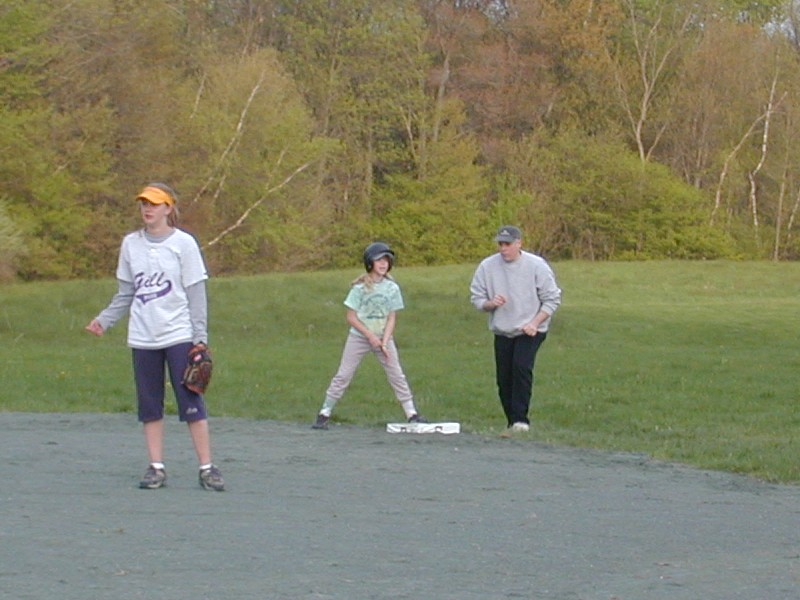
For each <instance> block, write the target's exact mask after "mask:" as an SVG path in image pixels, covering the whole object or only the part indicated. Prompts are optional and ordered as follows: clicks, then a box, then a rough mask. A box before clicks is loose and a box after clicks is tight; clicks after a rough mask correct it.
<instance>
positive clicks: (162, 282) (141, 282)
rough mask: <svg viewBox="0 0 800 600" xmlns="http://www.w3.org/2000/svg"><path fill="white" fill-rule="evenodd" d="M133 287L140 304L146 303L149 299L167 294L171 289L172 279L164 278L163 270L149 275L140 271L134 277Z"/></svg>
mask: <svg viewBox="0 0 800 600" xmlns="http://www.w3.org/2000/svg"><path fill="white" fill-rule="evenodd" d="M133 287H134V294H135V297H136V298H137V299H138V300H139V301H140V302H141V303H142V304H147V303H148V302H150V300H155V299H156V298H162V297H164V296H166V295H167V294H169V293H170V292H171V291H172V281H170V280H169V279H167V278H166V274H165V273H164V272H163V271H161V272H157V273H152V274H150V275H145V274H144V272H143V271H140V272H139V273H137V274H136V275H135V277H134V281H133Z"/></svg>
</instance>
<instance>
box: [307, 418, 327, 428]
mask: <svg viewBox="0 0 800 600" xmlns="http://www.w3.org/2000/svg"><path fill="white" fill-rule="evenodd" d="M330 420H331V418H330V417H326V416H325V415H317V420H316V421H314V424H313V425H312V426H311V429H327V428H328V421H330Z"/></svg>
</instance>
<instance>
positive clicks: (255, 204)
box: [206, 161, 313, 247]
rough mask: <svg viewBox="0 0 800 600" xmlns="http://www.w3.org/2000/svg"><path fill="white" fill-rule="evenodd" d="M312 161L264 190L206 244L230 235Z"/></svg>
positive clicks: (208, 245) (211, 244)
mask: <svg viewBox="0 0 800 600" xmlns="http://www.w3.org/2000/svg"><path fill="white" fill-rule="evenodd" d="M312 163H313V161H309V162H307V163H304V164H302V165H300V166H299V167H297V168H296V169H295V170H294V171H293V172H292V173H291V174H290V175H289V176H288V177H286V179H284V180H283V181H282V182H280V183H279V184H278V185H276V186H273V187H271V188H269V189H268V190H266V191H265V192H264V195H263V196H261V198H259V199H258V200H256V201H255V202H253V204H251V205H250V206H249V207H248V208H247V210H245V211H244V212H243V213H242V214H241V216H240V217H239V218H238V219H236V222H235V223H234V224H233V225H231V226H230V227H227V228H225V229H224V230H223V231H222V232H221V233H220V234H219V235H217V237H215V238H214V239H213V240H211V241H210V242H208V243H207V244H206V247H210V246H213V245H215V244H216V243H218V242H219V241H220V240H221V239H222V238H224V237H225V236H226V235H228V234H229V233H231V232H232V231H235V230H236V229H238V228H239V227H241V226H242V225H243V224H244V222H245V221H246V220H247V218H248V217H249V216H250V213H252V212H253V211H254V210H255V209H256V208H258V207H259V206H261V204H263V203H264V201H265V200H266V199H267V196H269V195H270V194H273V193H274V192H277V191H278V190H279V189H281V188H282V187H284V186H286V185H287V184H288V183H289V182H290V181H291V180H292V179H294V178H295V177H296V176H297V175H299V174H300V173H302V172H303V171H305V170H306V169H307V168H308V167H310V166H311V164H312Z"/></svg>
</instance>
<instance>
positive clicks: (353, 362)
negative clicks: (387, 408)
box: [319, 331, 417, 418]
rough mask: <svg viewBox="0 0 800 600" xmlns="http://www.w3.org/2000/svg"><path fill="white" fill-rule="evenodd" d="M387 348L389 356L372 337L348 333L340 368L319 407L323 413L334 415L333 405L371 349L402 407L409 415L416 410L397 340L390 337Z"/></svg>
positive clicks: (340, 396) (339, 398)
mask: <svg viewBox="0 0 800 600" xmlns="http://www.w3.org/2000/svg"><path fill="white" fill-rule="evenodd" d="M386 348H387V350H388V351H389V356H386V355H385V354H384V353H383V352H381V351H380V350H376V349H374V348H373V347H372V346H371V345H370V343H369V340H367V338H365V337H364V336H361V335H358V334H357V333H353V332H352V331H351V332H350V333H349V335H348V336H347V340H346V341H345V343H344V350H343V351H342V360H341V362H340V363H339V370H338V371H336V375H334V376H333V379H331V383H330V385H329V386H328V389H327V391H326V392H325V402H324V403H323V405H322V409H321V410H320V411H319V412H320V414H321V415H325V416H326V417H329V416H330V415H331V412H333V407H334V406H336V403H337V402H338V401H339V400H341V398H342V396H344V393H345V391H346V390H347V387H348V386H349V385H350V382H351V381H352V380H353V376H354V375H355V374H356V370H357V369H358V366H359V365H360V364H361V361H362V360H363V358H364V357H365V356H366V355H367V353H369V352H372V354H374V355H375V356H376V357H377V359H378V361H379V362H380V363H381V366H382V367H383V370H384V371H385V372H386V379H388V380H389V385H391V386H392V390H394V395H395V396H396V397H397V401H398V402H399V403H400V405H401V406H402V407H403V410H404V411H405V413H406V418H408V417H410V416H412V415H414V414H416V412H417V410H416V408H415V407H414V395H413V394H412V393H411V388H410V387H409V386H408V381H407V380H406V376H405V373H403V367H401V366H400V356H399V355H398V353H397V346H396V345H395V343H394V339H391V340H389V343H388V345H387V346H386Z"/></svg>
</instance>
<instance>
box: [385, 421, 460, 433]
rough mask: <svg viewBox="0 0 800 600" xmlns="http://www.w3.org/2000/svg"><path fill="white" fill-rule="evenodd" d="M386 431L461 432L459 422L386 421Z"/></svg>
mask: <svg viewBox="0 0 800 600" xmlns="http://www.w3.org/2000/svg"><path fill="white" fill-rule="evenodd" d="M386 432H387V433H444V434H445V435H449V434H451V433H461V424H460V423H387V424H386Z"/></svg>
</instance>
